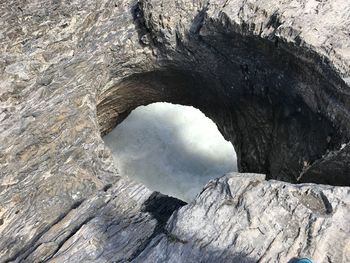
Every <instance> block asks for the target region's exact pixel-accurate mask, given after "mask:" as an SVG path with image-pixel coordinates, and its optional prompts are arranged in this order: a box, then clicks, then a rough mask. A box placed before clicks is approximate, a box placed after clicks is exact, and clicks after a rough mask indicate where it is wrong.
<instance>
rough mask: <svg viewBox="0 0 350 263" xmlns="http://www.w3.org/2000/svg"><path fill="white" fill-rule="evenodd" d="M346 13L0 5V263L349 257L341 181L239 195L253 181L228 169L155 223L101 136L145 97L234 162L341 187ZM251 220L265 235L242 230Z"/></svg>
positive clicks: (327, 5)
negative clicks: (198, 120) (206, 130)
mask: <svg viewBox="0 0 350 263" xmlns="http://www.w3.org/2000/svg"><path fill="white" fill-rule="evenodd" d="M349 10H350V4H349V2H348V1H344V0H332V1H327V2H319V1H301V2H300V1H299V2H298V3H296V2H294V1H284V2H283V3H276V2H275V1H262V0H261V1H221V0H215V1H211V2H207V1H157V0H142V1H139V2H135V1H127V0H122V1H117V2H116V1H112V0H103V1H93V0H89V1H82V0H74V1H68V2H67V1H43V0H35V1H30V2H25V1H21V2H18V1H12V0H11V1H3V3H1V5H0V14H1V18H0V51H1V52H0V54H1V55H0V142H1V143H0V200H1V204H0V205H1V207H0V209H1V210H0V235H1V239H0V260H1V261H2V262H36V261H41V260H43V261H47V260H50V259H51V260H52V261H54V259H56V262H57V261H58V262H60V261H64V260H69V261H75V262H81V261H85V262H87V261H93V262H97V261H98V260H100V261H101V262H110V261H111V260H112V258H115V259H116V260H120V261H127V260H134V261H137V260H143V262H145V261H148V260H150V261H154V260H155V259H156V260H158V261H161V260H162V259H164V258H163V256H164V257H168V258H167V259H168V260H170V259H172V258H174V257H175V255H178V256H179V254H180V252H181V251H183V252H184V253H183V254H182V255H183V256H184V255H187V258H186V259H187V260H188V261H190V260H193V261H195V260H198V259H199V258H200V255H203V256H202V258H201V259H200V260H202V261H206V260H212V259H221V260H223V261H225V260H229V259H230V260H231V261H232V260H233V259H237V260H238V261H239V260H241V262H242V261H243V259H242V257H244V258H245V260H246V261H248V262H249V260H252V261H253V262H255V261H256V260H259V259H260V262H268V261H270V259H272V261H273V260H277V261H278V260H279V259H282V258H283V259H287V258H288V257H292V256H298V255H301V254H306V255H310V256H312V257H313V258H314V259H315V260H316V262H327V261H332V262H347V261H349V256H348V255H349V248H348V247H349V241H348V236H349V220H348V218H349V210H348V209H349V201H348V200H349V199H348V198H349V188H347V187H333V186H318V185H314V184H310V185H301V186H292V185H289V184H287V183H281V182H275V181H268V182H263V181H262V178H260V179H259V180H260V181H261V183H259V184H258V185H256V186H254V185H251V186H249V187H248V188H247V189H246V190H245V191H242V197H241V202H242V203H239V202H238V203H237V200H236V199H235V198H238V197H239V195H237V191H240V190H239V187H240V185H241V186H243V185H248V184H249V182H251V181H250V180H251V179H249V177H247V178H241V177H236V178H235V177H232V178H231V179H229V178H228V177H225V178H223V179H220V180H219V181H218V182H217V186H216V187H213V186H211V184H209V186H208V188H207V189H206V190H205V191H204V192H203V193H202V194H201V195H200V196H199V197H198V199H197V200H196V201H195V202H194V203H192V204H190V205H189V206H185V207H184V208H182V209H180V210H179V212H177V213H175V214H174V215H173V217H172V218H171V219H170V221H169V222H168V225H167V227H166V228H165V230H164V233H163V234H162V233H161V232H158V233H157V234H154V233H155V232H154V230H155V229H156V228H157V225H159V222H158V220H157V218H156V217H154V216H152V214H151V213H150V212H149V211H148V212H147V211H146V210H145V209H144V208H143V204H144V203H145V201H146V200H147V199H148V198H149V197H150V196H151V195H152V193H151V192H150V191H148V190H147V189H145V188H144V187H142V186H141V185H136V184H135V183H132V182H128V181H127V180H126V179H122V178H120V177H119V175H118V172H117V169H116V167H114V164H113V161H112V158H111V155H110V152H109V150H108V149H107V148H106V147H105V146H104V144H103V141H102V139H101V137H100V135H101V133H102V134H105V133H106V132H108V131H109V130H111V129H112V128H113V127H114V126H115V125H116V124H117V123H118V122H120V121H121V120H122V119H123V118H124V117H125V116H127V114H128V113H129V112H130V111H131V110H132V109H134V108H135V107H137V106H139V105H141V104H148V103H150V102H155V101H169V102H173V103H180V104H188V105H193V106H195V107H197V108H199V109H201V111H203V112H204V113H206V115H208V116H210V117H211V118H212V119H213V120H214V121H215V122H216V124H217V125H218V126H219V127H220V130H221V132H222V133H223V135H224V136H225V137H226V138H227V139H230V140H231V141H232V142H233V144H234V145H235V147H236V150H237V153H238V158H239V165H240V168H239V169H240V171H244V172H259V173H266V174H267V175H268V178H274V179H282V180H286V181H290V182H316V183H317V182H318V183H327V184H333V185H347V186H349V185H350V181H349V178H350V177H349V174H350V170H349V167H350V157H349V155H350V152H349V151H350V147H349V137H350V126H349V125H350V121H349V118H350V114H349V109H350V108H349V107H350V106H349V105H350V101H349V85H348V84H346V82H345V81H344V80H347V79H348V78H349V77H350V56H349V54H350V53H349V48H350V46H349V45H350V41H349V28H350V19H349V16H348V14H349V13H350V12H349ZM234 180H236V181H237V184H236V186H235V183H233V182H232V181H234ZM257 180H258V179H254V180H253V181H257ZM259 180H258V181H259ZM212 184H213V183H212ZM110 186H111V187H110ZM283 186H286V188H285V189H283ZM108 187H110V189H109V190H107V192H105V191H104V190H103V189H107V188H108ZM220 187H222V190H223V192H222V193H221V192H220V191H221V190H218V188H219V189H220ZM235 187H237V188H235ZM250 188H252V189H250ZM259 189H260V190H259ZM113 191H114V192H113ZM227 191H231V193H232V198H231V196H230V195H229V194H227V193H226V192H227ZM289 191H291V192H289ZM262 193H265V195H264V196H261V194H262ZM276 193H278V194H279V196H276ZM292 193H294V195H293V194H292ZM321 193H322V194H321ZM259 198H260V200H259ZM284 198H285V199H286V200H284ZM214 199H215V200H214ZM252 199H254V200H252ZM256 199H258V200H256ZM225 200H231V201H226V202H228V204H225V205H223V206H222V207H219V206H220V205H222V203H223V202H224V201H225ZM214 201H215V202H214ZM257 201H259V204H261V207H258V204H257V203H256V202H257ZM230 203H233V206H232V204H230ZM175 204H177V203H176V202H175ZM178 204H179V205H180V203H178ZM247 204H249V205H251V206H252V207H251V208H254V209H251V208H250V207H249V205H248V207H247ZM281 204H283V205H281ZM244 205H245V206H246V207H244ZM262 208H264V210H263V209H262ZM290 208H295V210H294V211H293V210H291V209H290ZM172 209H173V208H172ZM166 210H167V209H166ZM170 211H171V209H170ZM247 211H249V213H250V217H251V219H250V220H248V219H247ZM264 211H269V212H270V215H273V217H272V218H271V217H270V215H268V214H264ZM214 212H215V213H214ZM201 213H202V214H201ZM203 213H204V214H205V213H207V214H208V215H209V214H210V215H211V218H209V217H208V218H206V217H203ZM196 215H197V216H199V217H198V218H197V217H196ZM101 218H102V219H103V220H106V221H103V220H102V219H101ZM199 218H200V219H201V220H203V221H201V220H199ZM258 218H259V219H260V218H261V220H262V222H259V224H261V228H263V229H261V232H260V231H259V230H252V229H250V225H254V226H257V225H258V223H257V222H258ZM186 219H188V220H186ZM193 219H194V221H193ZM197 219H198V220H197ZM101 220H102V221H101ZM196 220H197V221H196ZM216 220H217V222H221V224H220V225H218V224H217V222H216ZM180 222H182V223H181V224H180ZM202 222H207V224H206V226H204V227H203V228H202V229H199V230H198V231H196V235H197V237H198V238H197V237H196V236H195V235H194V232H195V229H198V228H197V227H198V226H199V225H201V224H202ZM234 222H239V223H242V224H243V225H242V227H241V228H239V227H240V225H239V224H234ZM163 223H164V222H162V224H163ZM185 223H186V224H185ZM106 226H107V227H106ZM123 229H124V230H125V232H123ZM298 229H300V233H299V235H296V233H298V231H297V230H298ZM157 231H158V230H157ZM157 231H156V232H157ZM197 232H198V233H197ZM115 233H117V234H115ZM123 233H124V235H123ZM236 236H237V238H235V237H236ZM94 237H95V239H94ZM215 237H216V238H217V241H215V240H214V239H213V240H211V238H215ZM200 238H202V239H200ZM273 240H275V242H272V241H273ZM259 241H261V242H259ZM282 241H285V243H286V244H285V245H284V244H283V242H282ZM228 242H231V243H232V244H235V245H236V246H230V245H229V244H228ZM300 243H301V244H300ZM249 248H252V250H249ZM253 248H254V249H253ZM164 249H167V250H164ZM200 252H201V253H200ZM174 260H175V259H174Z"/></svg>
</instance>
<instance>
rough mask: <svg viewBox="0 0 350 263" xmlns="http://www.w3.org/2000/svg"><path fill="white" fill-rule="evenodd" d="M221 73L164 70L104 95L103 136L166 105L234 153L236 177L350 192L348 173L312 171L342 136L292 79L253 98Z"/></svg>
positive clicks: (254, 92)
mask: <svg viewBox="0 0 350 263" xmlns="http://www.w3.org/2000/svg"><path fill="white" fill-rule="evenodd" d="M237 70H238V72H241V73H242V71H241V69H237ZM247 70H248V71H250V70H252V69H247ZM243 71H244V72H245V71H246V70H243ZM235 72H236V71H233V73H235ZM224 73H227V75H225V77H224V78H223V79H221V78H218V77H217V76H215V74H217V73H216V72H207V74H203V73H201V72H198V71H194V70H193V69H192V70H189V69H188V68H186V67H184V69H178V68H173V67H167V68H163V69H162V70H156V71H150V72H144V73H137V74H132V75H130V76H128V77H126V78H124V79H123V80H122V81H120V82H118V83H117V84H116V85H114V86H111V87H108V89H106V90H105V91H103V92H102V93H101V94H99V98H98V104H97V117H98V121H99V125H100V131H101V135H102V136H105V135H106V134H108V133H109V132H111V131H112V130H113V128H114V127H116V126H117V125H118V124H120V123H121V122H122V121H123V120H124V119H125V118H126V117H127V116H128V115H129V114H130V112H131V111H132V110H134V109H135V108H137V107H138V106H141V105H148V104H151V103H155V102H169V103H173V104H180V105H185V106H186V105H187V106H193V107H195V108H197V109H199V110H200V111H201V112H203V113H204V114H205V115H206V116H207V117H209V118H210V119H211V120H212V121H213V122H214V123H215V124H216V125H217V127H218V129H219V131H220V133H221V134H222V135H223V137H224V138H225V139H226V140H227V141H230V142H231V143H232V144H233V145H234V148H235V150H236V154H237V168H238V171H239V172H249V173H262V174H266V177H267V179H276V180H282V181H287V182H291V183H300V182H314V183H322V184H330V185H347V184H348V177H347V176H346V174H345V172H346V171H345V172H344V171H341V172H339V173H332V174H329V173H328V172H325V173H324V172H323V171H320V170H318V169H315V168H314V166H313V165H314V164H316V165H318V160H320V159H322V158H323V157H324V156H327V155H328V154H332V152H333V151H335V150H337V149H340V148H341V145H342V140H343V139H344V136H342V134H341V133H340V131H339V127H338V126H337V125H335V124H334V123H333V122H332V121H330V120H329V119H328V118H326V117H325V116H324V115H323V114H322V112H320V111H316V112H315V111H314V110H313V109H312V108H310V107H309V105H308V104H307V103H306V102H305V101H304V100H303V99H302V97H301V96H299V95H298V94H296V93H295V91H293V86H292V84H291V81H292V79H290V78H288V75H283V76H282V75H281V76H280V77H279V78H277V77H276V78H275V79H277V80H278V87H276V86H274V84H275V83H273V82H272V80H271V79H269V80H268V81H269V82H270V86H268V85H262V84H261V83H260V82H259V83H255V88H256V89H257V88H259V89H258V90H252V89H251V88H252V86H251V85H250V84H249V83H248V84H249V85H248V87H247V85H246V84H247V83H244V82H243V81H242V83H237V80H234V79H233V77H234V76H231V75H229V73H228V72H227V71H226V72H224ZM242 74H243V73H242ZM265 74H266V73H265ZM271 74H272V73H271ZM258 77H259V76H258ZM284 78H285V79H284ZM258 79H259V78H258ZM288 81H289V82H288ZM294 81H295V80H294ZM281 83H282V84H284V85H285V86H283V87H281V85H282V84H281ZM293 84H295V85H301V84H300V83H299V84H298V83H294V82H293ZM275 85H277V84H275ZM316 168H318V166H316ZM345 168H346V167H345ZM341 169H342V168H341ZM310 171H311V172H310Z"/></svg>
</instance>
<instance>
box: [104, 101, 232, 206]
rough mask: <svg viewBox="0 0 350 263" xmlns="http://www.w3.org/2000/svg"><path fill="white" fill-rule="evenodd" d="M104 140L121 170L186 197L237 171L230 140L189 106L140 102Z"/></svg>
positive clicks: (123, 173) (190, 196)
mask: <svg viewBox="0 0 350 263" xmlns="http://www.w3.org/2000/svg"><path fill="white" fill-rule="evenodd" d="M104 141H105V143H106V145H108V146H109V147H110V149H111V150H112V152H113V157H114V160H115V162H116V166H117V167H118V169H119V171H120V173H121V174H122V175H127V176H129V177H131V178H133V179H135V180H136V181H139V182H142V183H144V184H145V185H146V186H148V187H149V188H150V189H151V190H155V191H160V192H162V193H164V194H168V195H172V196H175V197H177V198H179V199H182V200H184V201H187V202H189V201H191V199H193V197H194V196H195V195H196V194H198V193H199V192H200V190H201V189H202V188H203V187H204V185H205V184H206V183H207V182H208V181H209V180H210V179H213V178H217V177H218V176H221V175H223V174H225V173H227V172H230V171H237V158H236V153H235V151H234V148H233V146H232V144H231V143H230V142H228V141H226V140H225V139H224V138H223V137H222V135H221V134H220V132H219V131H218V129H217V127H216V125H215V124H214V123H213V122H212V121H211V120H210V119H209V118H207V117H206V116H205V115H204V114H203V113H202V112H200V111H199V110H198V109H195V108H193V107H189V106H181V105H174V104H170V103H154V104H151V105H148V106H140V107H138V108H137V109H135V110H134V111H133V112H132V113H131V114H130V115H129V116H128V117H127V118H126V119H125V120H124V121H123V122H122V123H121V124H119V125H118V126H117V127H116V128H115V129H114V130H113V131H112V132H110V133H109V134H108V135H107V136H105V137H104Z"/></svg>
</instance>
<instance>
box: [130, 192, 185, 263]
mask: <svg viewBox="0 0 350 263" xmlns="http://www.w3.org/2000/svg"><path fill="white" fill-rule="evenodd" d="M184 205H186V203H185V202H183V201H181V200H179V199H176V198H174V197H170V196H166V195H163V194H161V193H159V192H154V193H153V194H152V195H151V196H150V197H149V198H148V199H147V200H146V201H145V202H144V204H143V205H142V208H141V211H142V212H147V213H150V214H151V215H152V216H153V217H154V218H155V219H156V220H157V225H156V226H155V228H154V231H153V233H152V235H151V236H150V237H149V238H147V239H146V240H145V241H144V242H143V243H142V244H141V245H140V246H139V247H138V249H137V250H136V251H135V252H134V253H133V254H132V255H131V256H130V257H129V258H128V261H132V260H134V259H135V258H137V257H138V256H139V255H140V254H141V253H142V252H143V251H144V250H145V248H146V247H147V246H148V245H149V244H150V243H151V242H152V240H153V239H154V238H156V237H157V236H158V235H159V234H161V233H166V231H165V225H166V223H167V221H168V219H169V218H170V216H171V215H172V214H173V213H174V211H176V210H178V209H179V208H180V207H182V206H184Z"/></svg>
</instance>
